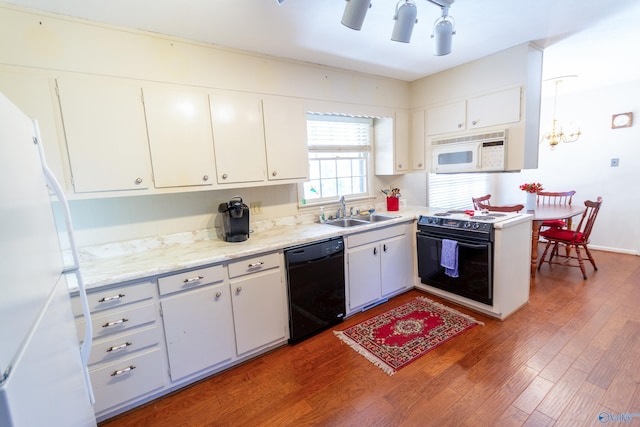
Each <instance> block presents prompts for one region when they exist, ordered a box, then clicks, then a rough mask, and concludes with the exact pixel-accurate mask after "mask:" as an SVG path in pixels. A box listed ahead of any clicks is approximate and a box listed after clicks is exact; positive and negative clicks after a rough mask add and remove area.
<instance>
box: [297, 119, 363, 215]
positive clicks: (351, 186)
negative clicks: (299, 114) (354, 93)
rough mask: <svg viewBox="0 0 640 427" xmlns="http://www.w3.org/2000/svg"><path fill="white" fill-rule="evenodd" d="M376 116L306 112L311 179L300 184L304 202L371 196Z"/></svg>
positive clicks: (302, 201) (301, 196) (316, 202)
mask: <svg viewBox="0 0 640 427" xmlns="http://www.w3.org/2000/svg"><path fill="white" fill-rule="evenodd" d="M372 126H373V119H371V118H365V117H347V116H341V115H326V114H312V113H309V114H307V144H308V146H309V181H308V182H305V183H303V184H301V185H300V186H299V188H300V190H299V191H300V193H301V194H300V200H301V204H302V205H307V204H318V203H324V202H335V201H336V200H337V199H338V197H339V196H346V197H348V198H351V199H353V198H356V197H366V196H368V195H369V176H370V175H371V173H370V167H371V165H370V163H371V162H370V159H371V145H372V143H371V133H372Z"/></svg>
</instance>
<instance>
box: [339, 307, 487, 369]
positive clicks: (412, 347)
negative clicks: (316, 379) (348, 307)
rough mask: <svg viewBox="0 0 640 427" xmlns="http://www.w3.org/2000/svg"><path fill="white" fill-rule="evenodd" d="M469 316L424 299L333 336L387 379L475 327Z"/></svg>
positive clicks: (478, 323) (476, 323)
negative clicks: (358, 354) (375, 367)
mask: <svg viewBox="0 0 640 427" xmlns="http://www.w3.org/2000/svg"><path fill="white" fill-rule="evenodd" d="M482 324H483V323H482V322H479V321H477V320H476V319H474V318H473V317H471V316H467V315H466V314H463V313H460V312H458V311H456V310H454V309H452V308H449V307H446V306H444V305H442V304H438V303H437V302H435V301H431V300H430V299H428V298H425V297H417V298H416V299H415V300H413V301H410V302H408V303H406V304H403V305H401V306H399V307H396V308H394V309H392V310H389V311H387V312H385V313H382V314H379V315H377V316H375V317H372V318H371V319H368V320H365V321H363V322H360V323H358V324H357V325H354V326H352V327H350V328H348V329H345V330H344V331H334V334H336V336H337V337H338V338H340V339H341V340H342V341H344V342H345V343H346V344H348V345H349V346H350V347H351V348H353V349H354V350H355V351H357V352H358V353H360V354H361V355H363V356H364V357H366V358H367V360H369V361H370V362H371V363H373V364H374V365H376V366H378V367H379V368H380V369H382V370H383V371H385V372H386V373H387V374H389V375H393V374H395V373H396V372H397V371H398V370H399V369H400V368H403V367H405V366H407V365H408V364H409V363H411V362H413V361H415V360H416V359H418V358H420V357H421V356H423V355H424V354H426V353H427V352H429V351H430V350H432V349H434V348H436V347H437V346H439V345H440V344H442V343H444V342H446V341H448V340H450V339H451V338H453V337H455V336H457V335H459V334H461V333H462V332H464V331H466V330H467V329H469V328H472V327H474V326H475V325H482Z"/></svg>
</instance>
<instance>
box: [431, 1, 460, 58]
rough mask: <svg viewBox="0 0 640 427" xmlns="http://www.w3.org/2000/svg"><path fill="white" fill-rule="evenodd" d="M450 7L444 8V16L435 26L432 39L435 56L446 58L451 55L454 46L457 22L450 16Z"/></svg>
mask: <svg viewBox="0 0 640 427" xmlns="http://www.w3.org/2000/svg"><path fill="white" fill-rule="evenodd" d="M448 12H449V7H448V6H447V7H442V16H441V17H440V18H438V19H437V20H436V22H435V23H434V24H433V34H431V38H432V39H433V41H434V44H433V54H434V55H435V56H444V55H448V54H450V53H451V47H452V45H453V35H454V34H455V33H456V29H455V21H454V19H453V17H451V16H448Z"/></svg>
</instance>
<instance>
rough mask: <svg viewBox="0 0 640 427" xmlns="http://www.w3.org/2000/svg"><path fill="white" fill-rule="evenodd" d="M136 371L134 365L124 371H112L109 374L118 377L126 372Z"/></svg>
mask: <svg viewBox="0 0 640 427" xmlns="http://www.w3.org/2000/svg"><path fill="white" fill-rule="evenodd" d="M134 369H136V367H135V365H129V366H127V367H126V368H124V369H118V370H117V371H113V372H112V373H111V376H112V377H117V376H118V375H122V374H126V373H127V372H130V371H132V370H134Z"/></svg>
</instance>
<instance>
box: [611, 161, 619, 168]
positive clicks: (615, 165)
mask: <svg viewBox="0 0 640 427" xmlns="http://www.w3.org/2000/svg"><path fill="white" fill-rule="evenodd" d="M618 164H620V159H611V167H612V168H617V167H618Z"/></svg>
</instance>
